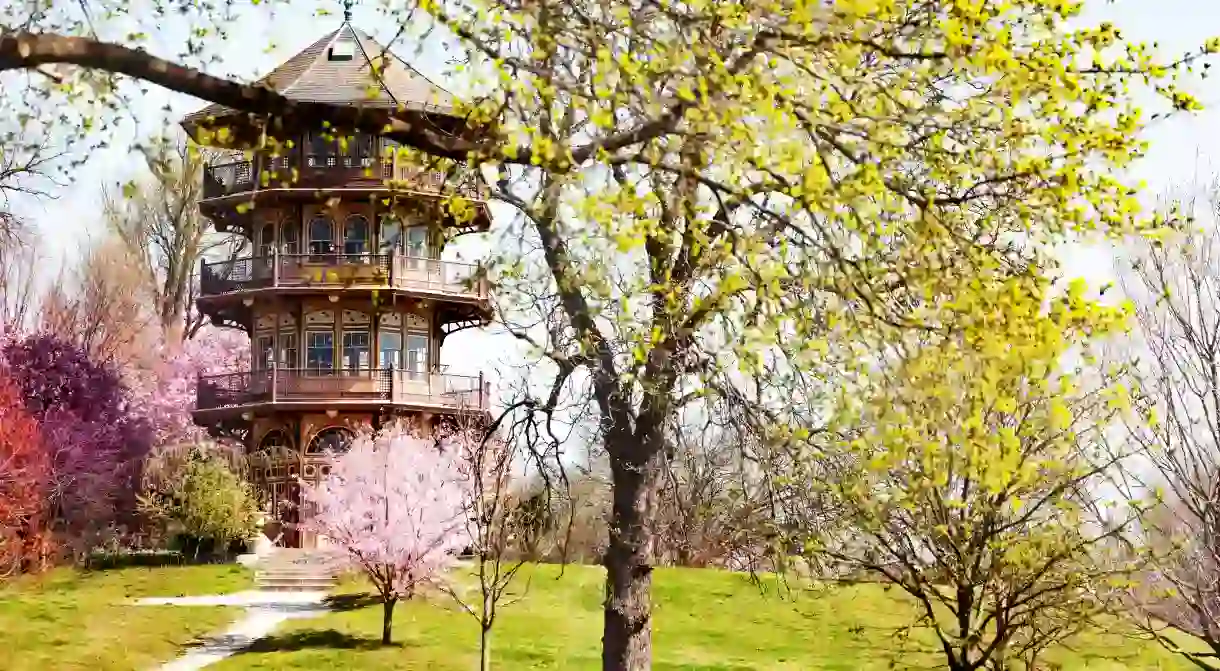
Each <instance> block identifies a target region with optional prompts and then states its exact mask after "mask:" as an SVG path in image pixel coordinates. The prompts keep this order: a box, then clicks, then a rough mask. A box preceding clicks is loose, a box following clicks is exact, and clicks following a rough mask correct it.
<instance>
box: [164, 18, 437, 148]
mask: <svg viewBox="0 0 1220 671" xmlns="http://www.w3.org/2000/svg"><path fill="white" fill-rule="evenodd" d="M374 63H382V64H383V65H382V66H381V67H377V68H375V67H374V66H373V64H374ZM255 83H256V84H261V85H263V86H266V87H268V88H270V89H272V90H273V91H275V92H277V93H279V94H280V95H282V96H284V97H285V98H288V99H289V100H295V101H300V102H320V103H331V104H336V105H359V106H371V107H386V108H399V106H401V108H402V109H406V110H412V111H425V112H435V113H438V114H452V113H453V106H454V97H453V94H451V93H449V92H448V91H446V90H444V89H442V88H441V87H439V86H437V85H436V84H434V83H432V82H431V81H430V80H429V79H428V78H427V77H425V76H424V75H423V74H421V73H420V72H419V71H418V70H416V69H415V68H413V67H411V66H410V65H409V64H408V63H407V62H406V61H404V60H402V59H401V58H399V57H398V56H396V55H395V54H394V53H393V52H391V51H390V50H389V49H387V48H385V47H383V46H381V45H380V44H378V43H377V41H376V40H374V39H373V38H372V37H370V36H369V35H368V34H367V33H365V32H364V31H362V30H360V29H359V28H356V27H355V26H353V25H352V24H351V23H350V22H347V21H344V22H343V25H341V26H339V28H338V30H335V31H333V32H331V33H328V34H327V35H325V36H323V37H321V38H320V39H318V40H317V41H316V42H314V43H313V44H311V45H309V46H308V47H306V48H305V49H304V50H302V51H301V52H299V53H297V54H296V55H295V56H293V57H292V58H289V59H288V60H287V61H285V62H284V63H283V64H281V65H280V66H279V67H277V68H275V69H274V70H272V71H271V72H270V73H268V74H267V75H266V76H264V77H263V78H261V79H259V80H258V81H257V82H255ZM234 112H235V111H234V110H232V109H230V108H228V107H225V106H223V105H217V104H214V103H213V104H211V105H208V106H207V107H204V108H203V109H201V110H199V111H197V112H192V113H191V114H188V115H186V117H185V118H183V120H182V123H183V125H188V126H189V125H194V124H196V123H198V122H200V121H203V120H205V119H208V118H211V117H221V116H226V115H229V114H233V113H234Z"/></svg>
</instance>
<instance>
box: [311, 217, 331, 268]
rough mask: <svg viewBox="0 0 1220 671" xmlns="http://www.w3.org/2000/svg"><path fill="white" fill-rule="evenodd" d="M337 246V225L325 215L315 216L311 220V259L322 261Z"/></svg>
mask: <svg viewBox="0 0 1220 671" xmlns="http://www.w3.org/2000/svg"><path fill="white" fill-rule="evenodd" d="M334 248H335V226H334V224H333V223H331V221H330V219H327V218H326V217H323V216H318V217H314V218H313V221H311V222H309V254H310V255H311V256H312V257H313V258H312V259H311V260H315V261H322V260H324V258H323V257H325V256H326V255H327V254H330V253H331V252H332V251H334Z"/></svg>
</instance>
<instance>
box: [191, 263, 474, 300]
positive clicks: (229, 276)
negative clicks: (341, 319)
mask: <svg viewBox="0 0 1220 671" xmlns="http://www.w3.org/2000/svg"><path fill="white" fill-rule="evenodd" d="M356 286H374V287H392V288H398V289H405V290H407V291H425V292H433V293H442V294H449V295H452V296H462V297H467V298H477V299H483V298H487V290H488V286H487V281H486V278H484V277H481V276H480V273H479V266H478V265H477V264H473V263H458V262H456V261H441V260H439V259H428V258H421V257H414V256H403V255H401V254H398V253H397V252H391V253H389V254H333V253H325V254H278V253H272V255H271V256H252V257H245V258H240V259H232V260H227V261H207V260H204V261H202V262H201V263H200V268H199V292H200V295H202V296H220V295H223V294H229V293H233V292H236V291H245V290H249V289H268V288H279V287H319V288H340V287H356Z"/></svg>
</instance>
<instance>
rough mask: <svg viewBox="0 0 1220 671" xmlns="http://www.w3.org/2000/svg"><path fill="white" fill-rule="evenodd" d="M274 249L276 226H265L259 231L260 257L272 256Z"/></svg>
mask: <svg viewBox="0 0 1220 671" xmlns="http://www.w3.org/2000/svg"><path fill="white" fill-rule="evenodd" d="M273 247H275V226H274V225H273V224H263V225H262V227H260V229H259V240H258V255H259V256H271V249H272V248H273Z"/></svg>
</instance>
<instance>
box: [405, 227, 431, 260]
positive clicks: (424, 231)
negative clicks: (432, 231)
mask: <svg viewBox="0 0 1220 671" xmlns="http://www.w3.org/2000/svg"><path fill="white" fill-rule="evenodd" d="M427 249H428V228H427V227H426V226H412V227H411V228H408V229H407V256H416V257H420V258H423V257H424V256H427Z"/></svg>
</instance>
